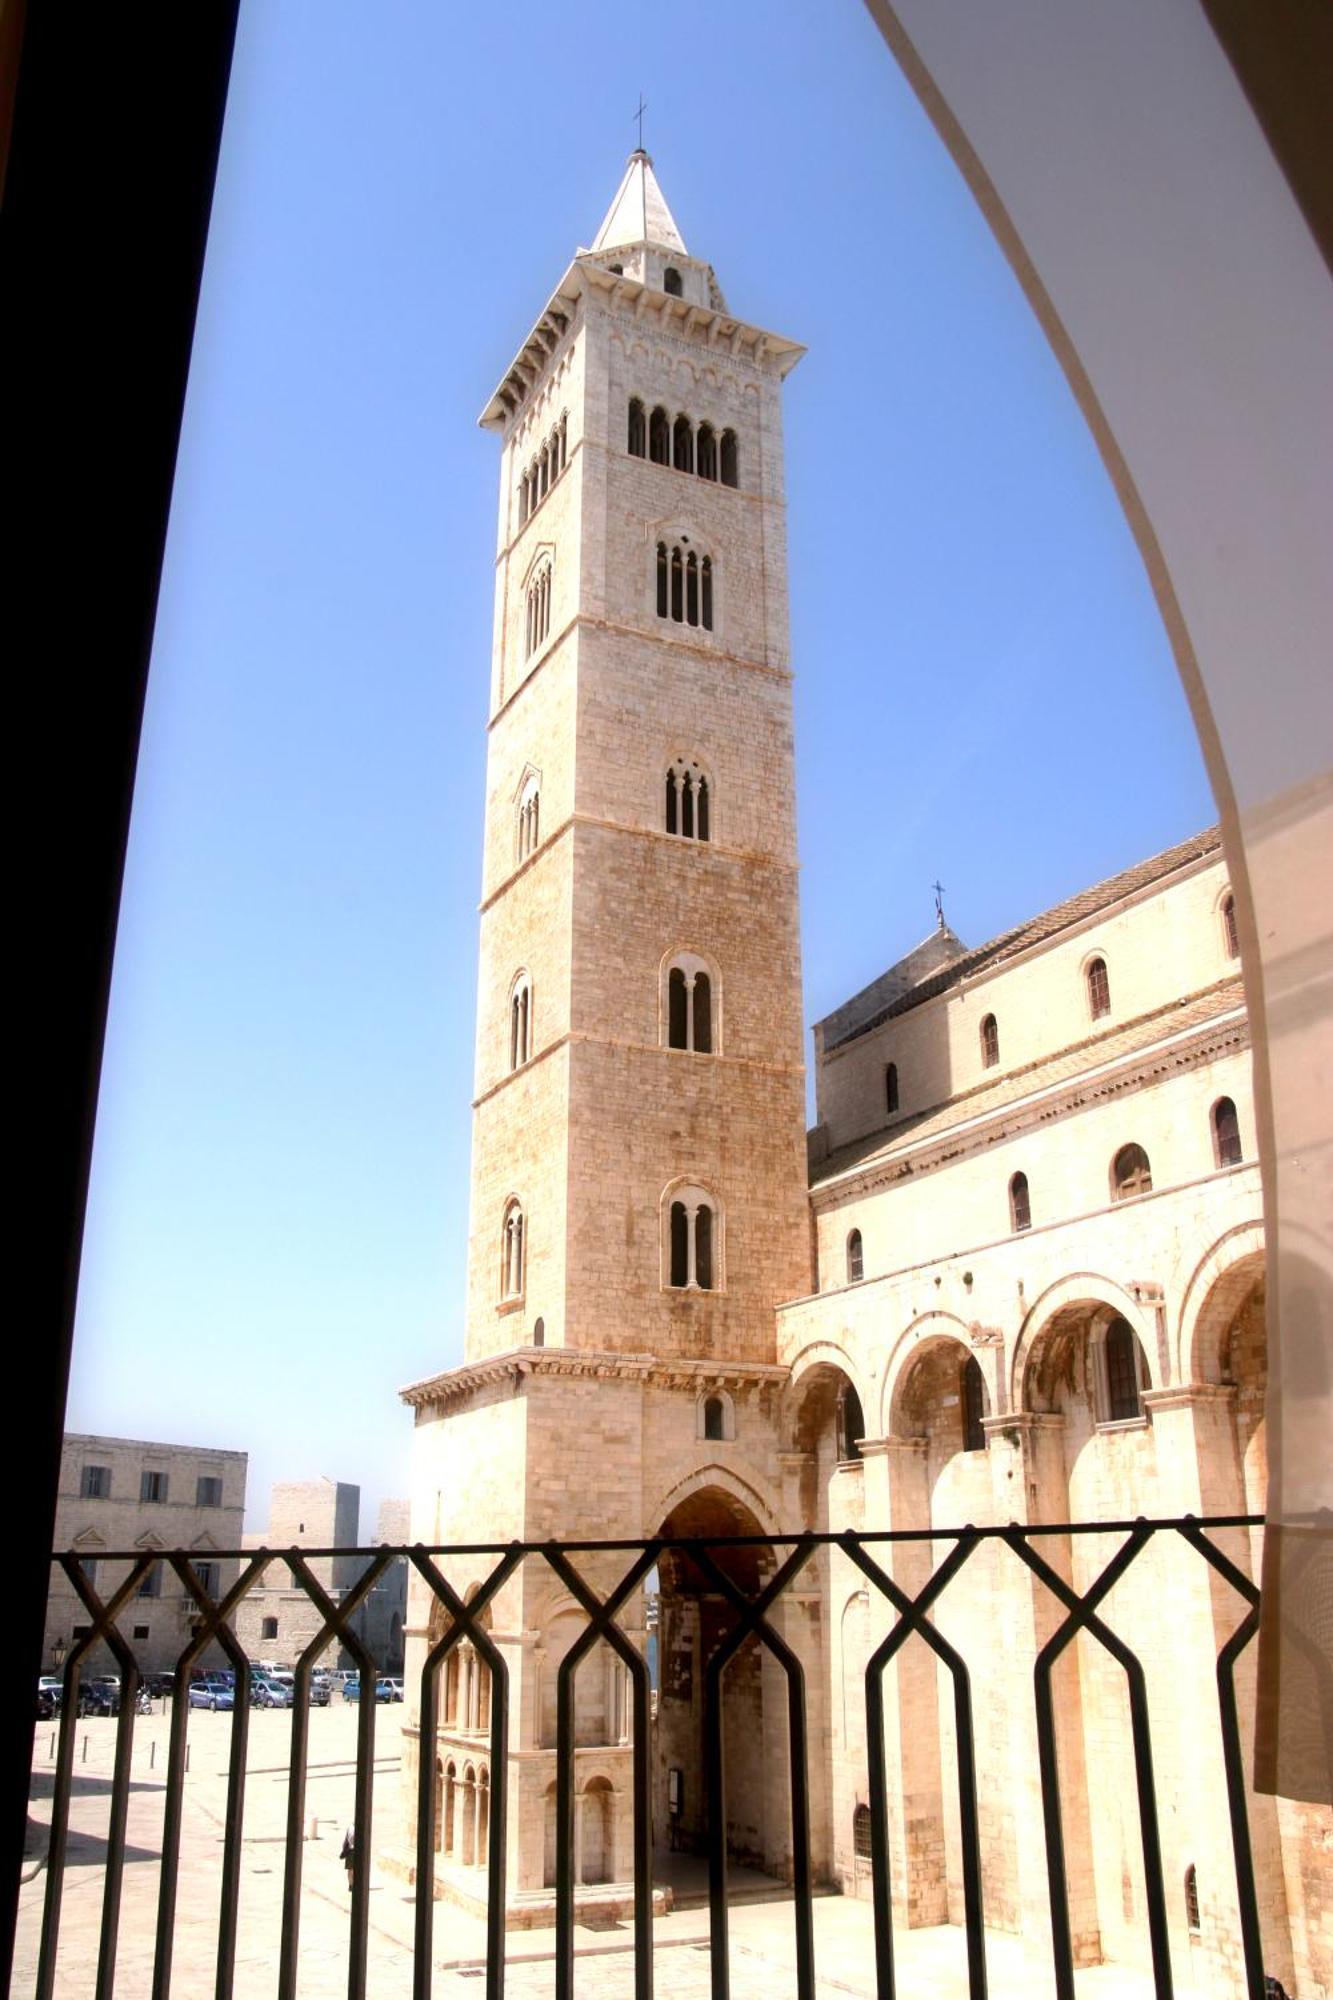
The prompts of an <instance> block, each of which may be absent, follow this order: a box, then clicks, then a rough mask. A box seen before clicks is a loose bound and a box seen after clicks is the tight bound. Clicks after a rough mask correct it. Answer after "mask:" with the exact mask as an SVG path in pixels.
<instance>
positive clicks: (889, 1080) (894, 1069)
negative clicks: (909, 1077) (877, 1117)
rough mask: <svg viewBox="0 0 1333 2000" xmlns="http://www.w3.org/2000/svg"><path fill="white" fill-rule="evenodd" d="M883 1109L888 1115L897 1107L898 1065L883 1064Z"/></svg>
mask: <svg viewBox="0 0 1333 2000" xmlns="http://www.w3.org/2000/svg"><path fill="white" fill-rule="evenodd" d="M884 1109H885V1110H886V1111H887V1112H888V1113H889V1115H890V1116H892V1114H893V1113H894V1112H895V1111H896V1110H897V1109H898V1065H897V1063H885V1065H884Z"/></svg>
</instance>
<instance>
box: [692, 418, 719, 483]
mask: <svg viewBox="0 0 1333 2000" xmlns="http://www.w3.org/2000/svg"><path fill="white" fill-rule="evenodd" d="M695 469H696V470H697V472H698V474H699V477H700V479H716V478H717V434H716V432H715V431H714V429H713V426H712V425H711V424H700V426H699V438H698V446H697V449H696V452H695Z"/></svg>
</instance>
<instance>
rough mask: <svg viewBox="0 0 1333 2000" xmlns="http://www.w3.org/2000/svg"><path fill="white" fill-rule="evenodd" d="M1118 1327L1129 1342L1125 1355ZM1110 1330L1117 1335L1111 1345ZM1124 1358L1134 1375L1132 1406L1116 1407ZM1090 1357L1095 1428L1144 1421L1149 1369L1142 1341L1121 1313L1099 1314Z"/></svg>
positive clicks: (1149, 1385) (1101, 1428) (1121, 1395)
mask: <svg viewBox="0 0 1333 2000" xmlns="http://www.w3.org/2000/svg"><path fill="white" fill-rule="evenodd" d="M1119 1328H1123V1329H1124V1332H1125V1334H1126V1336H1127V1337H1128V1340H1129V1342H1130V1346H1129V1350H1128V1356H1127V1357H1126V1355H1125V1354H1123V1353H1122V1352H1121V1351H1120V1350H1121V1347H1122V1343H1121V1341H1120V1338H1119V1335H1118V1332H1117V1329H1119ZM1113 1334H1115V1335H1116V1340H1115V1345H1114V1347H1113V1346H1112V1344H1111V1337H1112V1335H1113ZM1126 1358H1127V1359H1128V1364H1129V1369H1130V1371H1131V1373H1132V1378H1133V1397H1132V1403H1133V1407H1132V1408H1123V1407H1122V1408H1117V1397H1118V1396H1119V1397H1122V1398H1123V1397H1124V1374H1125V1361H1126ZM1089 1359H1090V1367H1089V1374H1090V1376H1091V1383H1090V1387H1091V1390H1092V1404H1093V1420H1094V1422H1095V1424H1096V1426H1097V1429H1098V1430H1119V1429H1121V1428H1122V1427H1128V1426H1130V1425H1134V1424H1146V1423H1147V1421H1148V1413H1147V1411H1146V1410H1145V1408H1144V1407H1143V1397H1144V1392H1145V1391H1146V1390H1148V1389H1150V1388H1151V1387H1152V1372H1151V1370H1150V1368H1149V1366H1148V1356H1147V1353H1146V1352H1145V1350H1144V1345H1143V1342H1142V1341H1141V1340H1140V1339H1139V1336H1138V1333H1137V1331H1136V1329H1135V1328H1134V1327H1133V1326H1132V1325H1131V1324H1130V1322H1129V1321H1128V1320H1127V1319H1126V1318H1125V1316H1124V1314H1123V1313H1117V1312H1110V1311H1107V1312H1104V1313H1101V1314H1099V1316H1098V1318H1097V1321H1096V1324H1095V1325H1094V1327H1093V1329H1092V1338H1091V1342H1090V1354H1089Z"/></svg>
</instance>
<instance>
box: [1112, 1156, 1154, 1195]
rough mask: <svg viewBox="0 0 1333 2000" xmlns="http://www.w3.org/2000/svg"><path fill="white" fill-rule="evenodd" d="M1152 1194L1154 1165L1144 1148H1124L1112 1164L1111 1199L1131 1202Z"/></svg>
mask: <svg viewBox="0 0 1333 2000" xmlns="http://www.w3.org/2000/svg"><path fill="white" fill-rule="evenodd" d="M1151 1193H1152V1165H1151V1163H1150V1161H1149V1159H1148V1155H1147V1154H1146V1153H1145V1152H1144V1150H1143V1148H1142V1146H1122V1147H1121V1148H1120V1151H1119V1152H1118V1153H1117V1154H1116V1156H1115V1158H1114V1160H1113V1161H1112V1162H1111V1199H1112V1200H1113V1201H1130V1200H1132V1199H1133V1197H1134V1196H1135V1195H1137V1194H1151Z"/></svg>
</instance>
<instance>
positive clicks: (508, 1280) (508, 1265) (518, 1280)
mask: <svg viewBox="0 0 1333 2000" xmlns="http://www.w3.org/2000/svg"><path fill="white" fill-rule="evenodd" d="M526 1255H527V1246H526V1244H525V1243H524V1240H523V1210H522V1208H521V1207H520V1205H519V1203H518V1202H516V1201H511V1202H510V1203H509V1204H508V1205H507V1207H506V1208H505V1212H504V1226H503V1228H502V1230H501V1234H500V1258H501V1264H500V1296H501V1297H502V1298H505V1299H521V1298H522V1296H523V1278H524V1263H525V1259H526Z"/></svg>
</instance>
